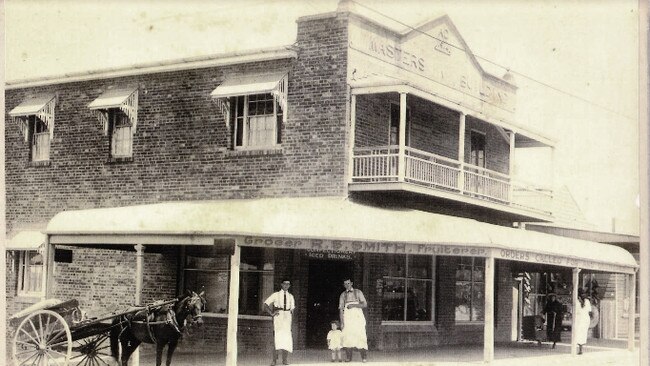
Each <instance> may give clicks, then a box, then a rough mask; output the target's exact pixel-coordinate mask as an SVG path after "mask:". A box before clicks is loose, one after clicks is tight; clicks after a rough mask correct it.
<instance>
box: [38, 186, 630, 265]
mask: <svg viewBox="0 0 650 366" xmlns="http://www.w3.org/2000/svg"><path fill="white" fill-rule="evenodd" d="M46 232H47V233H49V234H50V235H51V236H50V242H51V243H54V244H102V243H109V244H128V245H133V244H145V245H147V244H153V245H156V244H177V245H212V244H213V243H214V240H215V239H217V238H223V237H240V238H246V237H248V238H253V239H251V240H250V241H249V242H248V244H246V243H247V242H246V240H244V242H243V243H244V245H253V246H256V245H257V244H259V246H265V245H268V246H271V247H281V248H292V249H306V250H310V249H314V246H313V245H316V244H315V243H317V246H318V248H319V249H329V250H344V251H357V252H371V253H412V254H437V255H451V256H456V255H458V256H462V255H472V256H478V257H480V256H484V257H486V256H494V257H495V258H497V259H505V260H514V261H523V262H531V263H537V264H548V265H554V266H564V267H572V268H576V267H577V268H585V269H593V270H602V271H608V272H624V273H632V272H634V269H635V268H636V266H637V264H636V261H635V260H634V258H633V257H632V255H631V254H630V253H628V252H627V251H625V250H624V249H621V248H618V247H615V246H612V245H606V244H600V243H595V242H589V241H585V240H577V239H570V238H565V237H560V236H554V235H548V234H543V233H538V232H530V231H526V230H521V229H513V228H507V227H503V226H497V225H490V224H486V223H483V222H478V221H475V220H470V219H464V218H458V217H452V216H446V215H439V214H432V213H428V212H423V211H418V210H410V209H386V208H379V207H373V206H367V205H363V204H359V203H354V202H351V201H349V200H346V199H342V198H338V197H337V198H277V199H254V200H223V201H200V202H170V203H159V204H153V205H142V206H131V207H119V208H107V209H93V210H82V211H65V212H61V213H59V214H57V215H56V216H54V218H52V220H50V223H49V224H48V227H47V231H46ZM170 238H173V240H171V239H170ZM255 238H256V239H255ZM240 243H242V242H241V241H240Z"/></svg>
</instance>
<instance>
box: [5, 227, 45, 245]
mask: <svg viewBox="0 0 650 366" xmlns="http://www.w3.org/2000/svg"><path fill="white" fill-rule="evenodd" d="M46 239H47V237H46V235H45V234H43V233H42V232H40V231H30V230H26V231H20V232H18V233H17V234H16V235H14V237H12V238H11V239H9V240H8V241H7V250H38V249H40V248H41V246H42V245H43V244H44V243H45V240H46Z"/></svg>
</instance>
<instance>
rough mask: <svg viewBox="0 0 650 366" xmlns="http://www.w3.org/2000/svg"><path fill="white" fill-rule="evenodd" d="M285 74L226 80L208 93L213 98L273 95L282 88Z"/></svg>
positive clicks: (245, 76)
mask: <svg viewBox="0 0 650 366" xmlns="http://www.w3.org/2000/svg"><path fill="white" fill-rule="evenodd" d="M286 76H287V73H286V72H279V73H272V74H245V75H239V76H233V77H230V78H227V79H226V80H225V81H224V82H223V83H221V85H219V86H218V87H217V88H216V89H214V90H213V91H212V93H210V95H211V96H212V97H213V98H228V97H233V96H238V95H249V94H264V93H273V92H275V91H277V90H278V89H280V88H282V81H283V80H284V79H285V78H286Z"/></svg>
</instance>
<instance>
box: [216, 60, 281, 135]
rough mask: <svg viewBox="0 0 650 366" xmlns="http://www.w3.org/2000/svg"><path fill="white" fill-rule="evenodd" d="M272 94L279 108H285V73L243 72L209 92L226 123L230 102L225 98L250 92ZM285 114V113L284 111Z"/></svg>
mask: <svg viewBox="0 0 650 366" xmlns="http://www.w3.org/2000/svg"><path fill="white" fill-rule="evenodd" d="M265 93H271V94H273V95H274V96H275V97H276V98H277V100H278V103H280V108H282V110H283V111H286V110H287V73H286V72H277V73H271V74H244V75H238V76H231V77H229V78H226V80H225V81H224V82H223V83H221V85H219V86H218V87H217V88H216V89H214V90H213V91H212V93H210V95H211V96H212V98H215V101H216V102H217V104H218V105H219V108H220V109H221V113H222V114H223V115H224V119H225V120H226V123H227V124H228V123H229V119H230V103H229V101H228V99H227V98H229V97H235V96H240V95H250V94H265ZM285 115H286V113H285Z"/></svg>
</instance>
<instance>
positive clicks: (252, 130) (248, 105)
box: [234, 93, 282, 148]
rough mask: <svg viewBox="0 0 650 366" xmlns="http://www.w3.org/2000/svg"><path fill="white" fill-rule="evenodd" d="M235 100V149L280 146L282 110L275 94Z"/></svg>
mask: <svg viewBox="0 0 650 366" xmlns="http://www.w3.org/2000/svg"><path fill="white" fill-rule="evenodd" d="M234 99H235V107H234V108H235V115H234V119H235V123H234V127H235V130H234V135H235V147H236V148H266V147H273V146H275V145H279V144H280V127H281V126H282V109H281V108H280V106H279V105H278V103H277V101H276V98H274V97H273V94H271V93H267V94H253V95H242V96H239V97H236V98H234Z"/></svg>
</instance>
